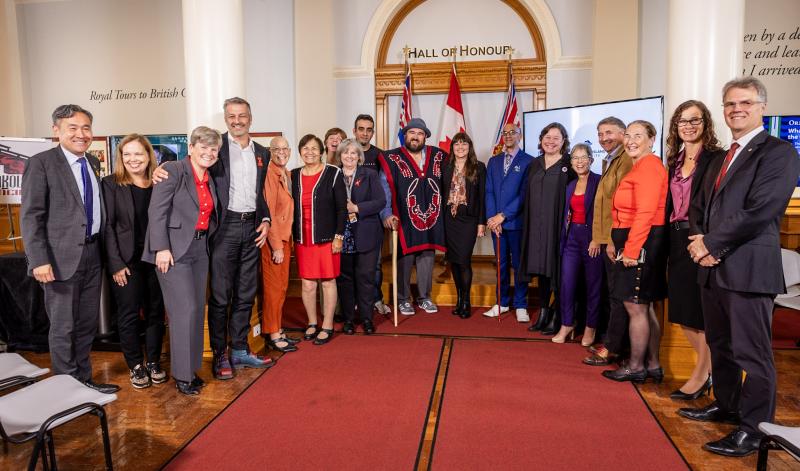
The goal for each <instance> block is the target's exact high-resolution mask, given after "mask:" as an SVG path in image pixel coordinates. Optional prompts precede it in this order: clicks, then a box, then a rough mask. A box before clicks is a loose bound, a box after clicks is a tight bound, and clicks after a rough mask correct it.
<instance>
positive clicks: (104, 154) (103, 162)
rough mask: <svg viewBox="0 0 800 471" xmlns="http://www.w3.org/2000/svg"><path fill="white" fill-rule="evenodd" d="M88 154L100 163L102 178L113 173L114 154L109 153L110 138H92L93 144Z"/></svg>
mask: <svg viewBox="0 0 800 471" xmlns="http://www.w3.org/2000/svg"><path fill="white" fill-rule="evenodd" d="M86 153H88V154H91V155H93V156H94V157H95V158H96V159H97V160H99V161H100V178H103V177H105V176H106V175H108V174H110V173H111V171H112V168H111V166H112V165H113V164H112V161H113V160H114V157H113V155H114V154H109V153H108V138H107V137H106V136H94V137H92V143H91V145H89V150H87V151H86Z"/></svg>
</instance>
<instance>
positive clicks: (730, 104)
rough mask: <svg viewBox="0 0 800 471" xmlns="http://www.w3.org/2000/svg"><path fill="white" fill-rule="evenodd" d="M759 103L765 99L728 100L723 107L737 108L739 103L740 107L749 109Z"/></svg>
mask: <svg viewBox="0 0 800 471" xmlns="http://www.w3.org/2000/svg"><path fill="white" fill-rule="evenodd" d="M758 103H764V102H763V101H752V100H744V101H726V102H725V103H723V104H722V107H723V108H725V109H726V110H730V109H735V108H736V105H739V107H740V108H742V109H743V110H749V109H750V108H752V107H753V105H755V104H758Z"/></svg>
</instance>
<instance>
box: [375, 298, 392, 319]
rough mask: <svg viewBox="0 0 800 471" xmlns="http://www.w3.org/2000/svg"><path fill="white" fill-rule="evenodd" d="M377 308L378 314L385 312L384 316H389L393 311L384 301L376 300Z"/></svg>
mask: <svg viewBox="0 0 800 471" xmlns="http://www.w3.org/2000/svg"><path fill="white" fill-rule="evenodd" d="M375 310H376V311H378V314H383V315H384V316H388V315H389V314H391V313H392V310H391V309H390V308H389V306H387V305H386V304H383V301H380V300H379V301H375Z"/></svg>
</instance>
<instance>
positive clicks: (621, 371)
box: [602, 366, 647, 383]
mask: <svg viewBox="0 0 800 471" xmlns="http://www.w3.org/2000/svg"><path fill="white" fill-rule="evenodd" d="M602 374H603V376H604V377H606V378H608V379H611V380H614V381H619V382H623V381H630V382H632V383H644V382H645V380H646V379H647V370H646V369H644V368H642V369H641V370H638V371H634V370H632V369H630V368H628V367H627V366H621V367H619V368H617V369H616V370H606V371H603V373H602Z"/></svg>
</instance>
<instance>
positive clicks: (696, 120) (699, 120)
mask: <svg viewBox="0 0 800 471" xmlns="http://www.w3.org/2000/svg"><path fill="white" fill-rule="evenodd" d="M690 124H691V125H692V126H700V125H701V124H703V118H692V119H679V120H678V127H679V128H685V127H686V126H688V125H690Z"/></svg>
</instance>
